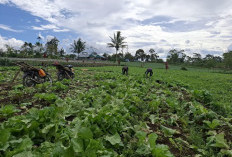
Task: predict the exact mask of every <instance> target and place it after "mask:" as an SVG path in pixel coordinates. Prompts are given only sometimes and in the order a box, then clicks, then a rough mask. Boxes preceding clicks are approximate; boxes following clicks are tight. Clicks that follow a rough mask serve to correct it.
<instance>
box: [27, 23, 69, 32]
mask: <svg viewBox="0 0 232 157" xmlns="http://www.w3.org/2000/svg"><path fill="white" fill-rule="evenodd" d="M32 29H34V30H40V31H44V30H53V31H54V32H68V31H69V30H68V29H66V28H65V29H60V28H59V27H57V26H56V25H53V24H48V25H41V26H40V27H37V26H32Z"/></svg>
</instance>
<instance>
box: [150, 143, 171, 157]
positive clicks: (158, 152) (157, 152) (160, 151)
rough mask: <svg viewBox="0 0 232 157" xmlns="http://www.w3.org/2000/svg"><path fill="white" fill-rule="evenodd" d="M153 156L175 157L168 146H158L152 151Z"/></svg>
mask: <svg viewBox="0 0 232 157" xmlns="http://www.w3.org/2000/svg"><path fill="white" fill-rule="evenodd" d="M152 156H154V157H174V155H172V153H171V152H170V151H169V148H168V146H167V145H163V144H158V145H156V147H155V148H154V149H153V150H152Z"/></svg>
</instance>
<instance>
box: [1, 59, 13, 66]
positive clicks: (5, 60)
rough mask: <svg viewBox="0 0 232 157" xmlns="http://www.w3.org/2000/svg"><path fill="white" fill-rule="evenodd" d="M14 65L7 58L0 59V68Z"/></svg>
mask: <svg viewBox="0 0 232 157" xmlns="http://www.w3.org/2000/svg"><path fill="white" fill-rule="evenodd" d="M13 65H14V64H13V63H12V61H10V60H9V59H7V58H3V59H0V66H13Z"/></svg>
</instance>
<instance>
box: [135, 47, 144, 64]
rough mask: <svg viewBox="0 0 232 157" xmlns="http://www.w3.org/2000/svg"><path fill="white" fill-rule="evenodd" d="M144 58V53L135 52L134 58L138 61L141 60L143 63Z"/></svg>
mask: <svg viewBox="0 0 232 157" xmlns="http://www.w3.org/2000/svg"><path fill="white" fill-rule="evenodd" d="M145 57H146V54H145V52H144V50H143V49H138V50H137V51H136V52H135V58H136V59H137V60H138V59H141V61H144V59H145Z"/></svg>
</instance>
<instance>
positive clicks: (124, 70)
mask: <svg viewBox="0 0 232 157" xmlns="http://www.w3.org/2000/svg"><path fill="white" fill-rule="evenodd" d="M122 74H123V75H125V74H126V75H128V67H127V66H124V67H122Z"/></svg>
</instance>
